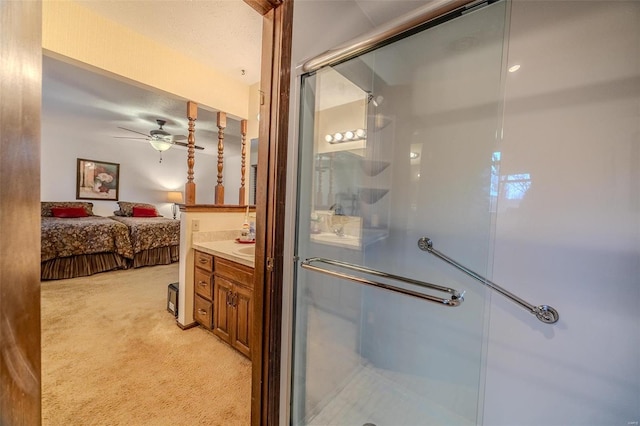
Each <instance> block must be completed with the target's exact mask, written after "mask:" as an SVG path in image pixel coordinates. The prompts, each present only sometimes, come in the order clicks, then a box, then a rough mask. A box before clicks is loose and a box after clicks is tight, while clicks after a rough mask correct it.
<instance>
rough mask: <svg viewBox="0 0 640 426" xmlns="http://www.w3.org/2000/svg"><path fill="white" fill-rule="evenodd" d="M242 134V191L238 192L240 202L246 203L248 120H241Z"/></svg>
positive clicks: (241, 203)
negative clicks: (245, 177) (245, 180)
mask: <svg viewBox="0 0 640 426" xmlns="http://www.w3.org/2000/svg"><path fill="white" fill-rule="evenodd" d="M240 135H241V136H242V160H241V161H240V192H239V194H238V204H240V205H243V204H245V196H246V188H245V185H244V175H245V173H246V171H247V165H246V161H247V160H246V158H247V120H241V121H240ZM247 204H248V203H247Z"/></svg>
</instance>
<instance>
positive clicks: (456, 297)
mask: <svg viewBox="0 0 640 426" xmlns="http://www.w3.org/2000/svg"><path fill="white" fill-rule="evenodd" d="M312 263H324V264H327V265H333V266H338V267H340V268H344V269H349V270H352V271H357V272H363V273H365V274H370V275H376V276H379V277H383V278H388V279H392V280H396V281H401V282H404V283H408V284H413V285H417V286H420V287H423V288H428V289H431V290H437V291H441V292H444V293H448V294H450V295H451V298H450V299H443V298H440V297H436V296H431V295H428V294H423V293H419V292H417V291H412V290H407V289H404V288H401V287H395V286H393V285H389V284H385V283H381V282H378V281H373V280H369V279H366V278H362V277H357V276H354V275H349V274H344V273H342V272H337V271H332V270H331V269H324V268H321V267H319V266H315V265H312ZM300 266H302V268H304V269H308V270H310V271H316V272H320V273H323V274H326V275H331V276H334V277H338V278H343V279H346V280H350V281H355V282H357V283H360V284H365V285H370V286H374V287H378V288H382V289H385V290H389V291H393V292H395V293H401V294H404V295H406V296H412V297H417V298H418V299H422V300H427V301H429V302H433V303H438V304H441V305H444V306H450V307H454V306H459V305H460V304H461V303H462V302H463V300H464V294H460V293H459V292H458V291H456V290H454V289H452V288H449V287H443V286H439V285H436V284H431V283H427V282H423V281H418V280H414V279H411V278H406V277H401V276H399V275H393V274H388V273H386V272H381V271H376V270H375V269H370V268H365V267H364V266H360V265H355V264H353V263H347V262H341V261H339V260H332V259H325V258H322V257H312V258H309V259H306V260H304V261H302V262H301V264H300Z"/></svg>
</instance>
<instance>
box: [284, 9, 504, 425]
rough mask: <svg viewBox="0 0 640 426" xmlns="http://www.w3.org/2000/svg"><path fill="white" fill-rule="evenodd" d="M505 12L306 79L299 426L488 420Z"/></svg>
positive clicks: (470, 19)
mask: <svg viewBox="0 0 640 426" xmlns="http://www.w3.org/2000/svg"><path fill="white" fill-rule="evenodd" d="M505 9H506V6H505V4H504V3H503V2H499V3H494V4H492V5H490V6H486V7H483V8H481V9H477V10H475V11H473V12H470V13H467V14H465V15H463V16H460V17H458V18H455V19H451V20H449V21H447V22H444V23H441V24H439V25H437V26H431V27H430V28H426V29H423V30H422V31H420V32H417V33H414V34H413V35H410V36H408V37H405V38H403V39H401V40H398V41H395V42H394V43H392V44H388V45H386V46H384V47H381V48H378V49H376V50H374V51H371V52H368V53H366V54H363V55H361V56H358V57H356V58H353V59H350V60H348V61H346V62H342V63H340V64H338V65H334V66H328V67H325V68H322V69H320V70H318V71H315V72H313V73H310V74H307V75H304V76H303V78H302V85H303V87H302V95H301V100H300V102H301V108H300V110H301V126H300V159H299V170H300V172H299V181H298V188H299V189H298V191H299V193H298V218H297V236H296V238H297V240H296V251H297V256H298V257H299V259H300V262H299V264H298V267H297V268H296V286H295V302H294V303H295V319H294V347H293V371H292V397H291V404H292V406H291V419H292V423H293V424H296V425H303V424H309V425H364V424H378V425H431V424H432V425H446V424H451V425H473V424H477V423H479V422H480V418H481V417H480V415H481V412H480V411H481V409H480V407H481V406H482V386H481V378H482V375H483V347H484V337H483V332H484V329H485V327H486V324H487V318H486V317H485V312H484V309H485V304H486V298H487V297H488V295H487V294H486V290H485V288H484V287H482V286H481V285H478V284H477V283H474V281H473V280H472V279H470V278H468V277H466V276H464V275H463V274H462V273H460V272H457V271H456V270H454V269H453V268H451V266H449V265H447V264H445V263H444V262H442V261H440V260H438V259H437V258H435V257H433V256H430V255H428V254H427V253H425V252H424V251H421V250H420V249H419V248H418V245H417V242H418V240H419V239H420V238H421V237H428V238H430V239H431V240H432V241H433V242H434V244H435V245H436V246H437V248H438V250H441V251H443V252H444V253H447V254H449V255H451V256H452V257H453V258H456V259H460V261H461V262H462V263H463V264H465V265H467V266H468V267H470V268H471V269H473V270H475V271H478V272H479V273H481V274H483V275H485V276H490V273H489V272H490V269H489V265H490V258H491V256H490V248H491V229H492V228H491V223H492V204H493V203H492V187H491V183H492V176H493V174H494V173H495V172H496V167H497V165H496V163H495V158H496V154H495V151H496V149H495V148H496V146H497V139H496V138H497V137H498V136H499V135H500V130H499V129H500V116H501V114H500V111H501V103H500V94H501V78H502V73H501V70H502V63H503V58H502V52H503V38H504V22H505ZM498 157H499V154H498ZM434 285H435V286H434ZM462 293H464V301H461V300H460V299H459V295H460V294H462ZM447 301H448V302H447Z"/></svg>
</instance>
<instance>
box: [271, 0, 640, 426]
mask: <svg viewBox="0 0 640 426" xmlns="http://www.w3.org/2000/svg"><path fill="white" fill-rule="evenodd" d="M397 3H398V4H400V5H405V7H406V4H408V3H410V2H397ZM411 3H413V4H414V5H421V4H422V3H419V2H411ZM425 3H426V2H425ZM294 9H295V10H294V39H293V43H294V46H293V61H292V62H293V64H294V67H295V65H297V64H300V63H302V62H303V61H304V59H306V58H308V57H312V56H314V55H316V54H318V53H320V52H322V51H324V50H326V49H328V48H330V47H333V46H336V45H338V44H340V43H342V42H344V41H347V40H349V39H350V38H351V37H354V36H356V35H358V34H361V33H362V32H363V31H365V30H366V29H367V28H369V27H371V26H372V22H371V21H370V20H369V19H368V18H367V15H366V14H365V13H364V12H365V11H364V10H361V9H360V8H359V7H358V3H356V2H355V1H347V0H345V1H340V2H326V1H320V0H319V1H313V0H308V1H303V2H297V3H296V6H295V8H294ZM508 10H509V13H508V14H507V28H508V32H507V41H506V43H505V46H504V48H505V50H504V60H503V65H504V69H503V71H502V76H501V78H502V87H503V91H504V106H503V107H504V115H503V121H502V129H501V131H499V132H498V135H497V141H496V150H495V152H494V153H492V154H493V157H492V162H493V164H492V166H491V165H490V166H489V167H488V170H489V171H490V174H491V175H490V176H487V178H486V179H487V180H486V185H487V192H488V195H489V196H490V197H491V201H492V202H491V203H490V204H491V205H490V207H489V208H490V211H489V212H488V213H487V214H488V216H489V217H490V220H491V221H492V222H491V223H492V228H491V230H492V233H491V234H492V235H490V236H489V237H488V238H489V239H490V244H489V245H490V248H491V256H490V258H489V261H488V262H487V265H474V264H471V265H469V266H472V267H474V268H475V269H477V270H478V271H480V272H483V273H484V272H486V273H487V274H488V276H489V278H491V279H492V280H494V281H495V282H497V283H498V284H500V285H502V286H504V287H505V288H507V289H508V290H510V291H512V292H513V293H515V294H517V295H519V296H521V297H522V298H524V299H525V300H527V301H529V302H531V303H534V304H549V305H552V306H553V307H555V308H556V309H558V311H559V312H560V321H559V322H558V323H557V324H554V325H548V324H543V323H541V322H539V321H538V320H537V319H536V318H535V317H533V316H532V315H531V314H529V313H527V312H526V311H524V310H523V309H522V308H520V307H519V306H517V305H515V304H513V303H512V302H510V301H508V300H506V299H505V298H503V297H502V296H500V295H499V294H495V293H494V294H493V295H491V296H489V297H490V300H489V303H488V311H487V314H486V315H487V318H488V321H489V322H488V329H487V330H488V333H487V335H485V336H484V342H485V343H484V344H485V349H486V359H485V365H486V366H485V368H483V370H482V373H481V374H482V378H483V382H484V404H483V407H482V409H481V412H482V411H483V412H484V413H483V415H482V417H481V421H482V424H485V425H491V426H494V425H496V426H497V425H505V426H506V425H515V424H517V425H540V424H544V425H552V426H556V425H558V426H560V425H593V426H599V425H612V424H621V425H627V424H637V423H634V422H638V421H640V361H639V360H640V309H638V307H639V306H640V124H639V123H640V2H605V1H585V2H579V1H548V2H547V1H536V2H529V1H514V2H510V3H508ZM369 12H370V11H369ZM389 17H391V15H390V16H389ZM373 23H374V24H375V25H380V24H381V22H380V21H375V22H373ZM467 41H468V42H469V43H472V42H473V40H471V39H469V40H467ZM459 47H464V43H462V45H461V46H459ZM469 59H470V61H469V62H470V63H469V66H473V63H474V61H473V60H471V59H472V58H469ZM514 65H520V68H519V69H518V70H516V71H514V72H508V71H507V68H509V67H511V66H514ZM452 72H455V70H453V71H452ZM292 75H294V76H295V75H297V74H296V70H295V69H294V70H293V74H292ZM297 84H299V81H294V82H293V83H292V93H291V99H292V100H297V99H299V92H298V87H297ZM425 84H426V83H425ZM464 89H465V90H474V87H473V84H468V85H465V86H464ZM481 89H482V88H478V90H481ZM431 90H438V88H434V87H432V88H431ZM461 90H462V89H461ZM451 102H454V103H455V99H452V100H451ZM293 103H294V104H295V102H293ZM427 105H428V104H427ZM292 106H293V108H292V115H291V117H292V120H291V121H292V123H291V126H290V136H289V140H290V141H291V143H290V150H289V164H296V153H297V146H296V145H295V144H296V141H297V128H296V123H295V122H296V114H297V113H298V111H297V110H296V108H297V107H296V106H294V105H292ZM499 123H500V121H498V124H499ZM498 127H499V126H498ZM398 131H402V129H400V130H398ZM405 148H408V147H405ZM411 149H413V147H411ZM458 154H459V156H460V158H461V161H467V160H464V159H465V158H466V157H465V156H468V155H470V153H469V152H468V151H462V150H461V151H460V152H459V153H458ZM489 163H491V161H489ZM424 172H426V170H425V171H423V173H424ZM413 173H414V171H411V173H406V177H405V179H406V180H407V188H411V179H414V178H415V176H413ZM416 173H417V171H416ZM394 179H396V177H394ZM295 180H296V179H295V169H294V167H291V168H290V173H289V175H288V195H289V196H288V206H289V209H288V218H287V223H288V229H287V231H286V232H288V235H292V232H293V222H294V213H295V212H294V207H293V206H294V205H295V203H294V200H293V198H294V197H295ZM454 184H455V180H452V185H454ZM446 191H447V188H442V190H441V194H446ZM411 197H412V195H411V194H407V199H409V198H411ZM460 213H461V214H463V212H460ZM409 216H410V215H409ZM396 219H398V220H399V219H400V218H391V220H392V221H393V220H396ZM406 220H408V221H411V220H413V218H412V217H408V218H406ZM416 226H417V225H416ZM291 241H293V238H291ZM441 246H442V245H441ZM441 248H442V250H443V251H445V252H447V247H446V246H445V247H441ZM292 253H293V248H292V246H288V247H287V248H286V251H285V258H290V257H288V255H292ZM459 260H463V259H459ZM446 268H448V267H447V266H446V265H444V266H443V267H442V269H443V270H444V269H446ZM442 276H444V272H443V275H442ZM461 279H462V278H461ZM292 283H293V277H292V276H291V275H289V276H285V284H286V286H287V289H288V290H289V292H287V291H285V300H284V306H285V318H284V322H285V329H284V331H285V341H286V336H287V334H288V332H289V330H288V328H287V325H288V324H289V322H288V319H287V317H286V315H287V309H286V308H287V307H288V306H290V300H289V299H286V297H287V295H288V294H290V291H291V287H292V285H293V284H292ZM471 283H473V282H471ZM470 285H473V284H470ZM478 286H479V284H478ZM476 292H477V293H478V294H483V293H484V292H483V291H482V290H480V289H478V290H477V291H476ZM285 358H286V357H285ZM284 368H285V371H283V377H284V382H283V384H284V385H285V387H283V389H284V388H286V385H288V382H287V380H288V378H287V376H286V371H287V370H288V366H285V367H284ZM283 408H287V407H286V405H283ZM282 412H285V411H284V410H282ZM282 421H283V424H287V421H286V419H285V418H283V419H282Z"/></svg>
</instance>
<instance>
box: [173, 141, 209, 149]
mask: <svg viewBox="0 0 640 426" xmlns="http://www.w3.org/2000/svg"><path fill="white" fill-rule="evenodd" d="M173 143H174V145H180V146H187V147H188V146H189V144H187V143H184V142H173ZM195 148H196V149H204V148H203V147H201V146H198V145H196V146H195Z"/></svg>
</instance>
